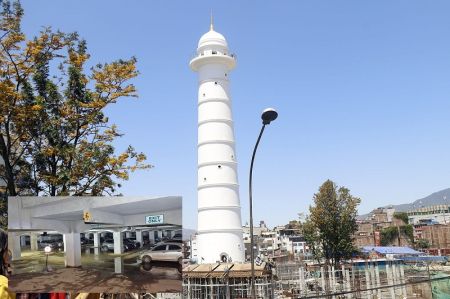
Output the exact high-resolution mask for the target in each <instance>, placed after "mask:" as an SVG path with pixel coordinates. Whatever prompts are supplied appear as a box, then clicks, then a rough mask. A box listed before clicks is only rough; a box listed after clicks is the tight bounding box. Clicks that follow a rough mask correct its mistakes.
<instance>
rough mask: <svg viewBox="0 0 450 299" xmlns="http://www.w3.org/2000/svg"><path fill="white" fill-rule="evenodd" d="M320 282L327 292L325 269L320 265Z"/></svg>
mask: <svg viewBox="0 0 450 299" xmlns="http://www.w3.org/2000/svg"><path fill="white" fill-rule="evenodd" d="M320 282H321V285H322V291H323V292H325V291H326V289H325V271H324V270H323V267H320Z"/></svg>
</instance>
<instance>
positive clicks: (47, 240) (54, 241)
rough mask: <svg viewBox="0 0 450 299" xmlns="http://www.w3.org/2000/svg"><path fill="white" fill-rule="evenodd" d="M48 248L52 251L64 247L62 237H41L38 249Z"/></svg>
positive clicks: (55, 235)
mask: <svg viewBox="0 0 450 299" xmlns="http://www.w3.org/2000/svg"><path fill="white" fill-rule="evenodd" d="M47 246H50V248H51V249H52V250H54V249H58V248H62V247H64V242H63V236H62V235H60V234H48V235H41V236H40V237H39V239H38V247H39V248H45V247H47Z"/></svg>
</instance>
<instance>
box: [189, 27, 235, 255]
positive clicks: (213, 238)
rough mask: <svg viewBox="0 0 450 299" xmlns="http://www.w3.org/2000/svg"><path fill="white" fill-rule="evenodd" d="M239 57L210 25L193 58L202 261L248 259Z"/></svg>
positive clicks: (199, 248) (199, 247) (199, 235)
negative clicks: (237, 101)
mask: <svg viewBox="0 0 450 299" xmlns="http://www.w3.org/2000/svg"><path fill="white" fill-rule="evenodd" d="M235 66H236V58H235V56H234V55H233V54H231V53H230V52H229V50H228V45H227V41H226V40H225V38H224V37H223V35H222V34H220V33H218V32H216V31H214V29H213V24H212V20H211V28H210V31H209V32H207V33H205V34H204V35H203V36H202V37H201V38H200V41H199V42H198V48H197V53H196V55H195V57H194V58H193V59H192V60H191V62H190V67H191V69H192V70H194V71H196V72H198V76H199V79H198V80H199V87H198V187H197V190H198V263H201V264H202V263H215V262H216V261H219V260H221V261H225V260H227V261H232V262H244V244H243V239H242V223H241V205H240V201H239V184H238V177H237V163H236V154H235V149H234V130H233V117H232V113H231V99H230V93H229V80H228V78H229V72H230V71H231V70H232V69H233V68H234V67H235Z"/></svg>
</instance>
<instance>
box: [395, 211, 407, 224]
mask: <svg viewBox="0 0 450 299" xmlns="http://www.w3.org/2000/svg"><path fill="white" fill-rule="evenodd" d="M394 218H396V219H400V220H402V221H403V222H404V223H405V224H408V223H409V219H408V214H407V213H405V212H395V213H394Z"/></svg>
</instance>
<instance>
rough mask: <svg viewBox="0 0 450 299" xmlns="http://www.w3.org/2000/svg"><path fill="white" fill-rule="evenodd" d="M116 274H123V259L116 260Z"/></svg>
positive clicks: (117, 258) (116, 258)
mask: <svg viewBox="0 0 450 299" xmlns="http://www.w3.org/2000/svg"><path fill="white" fill-rule="evenodd" d="M114 273H117V274H122V273H123V260H122V258H121V257H115V258H114Z"/></svg>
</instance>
